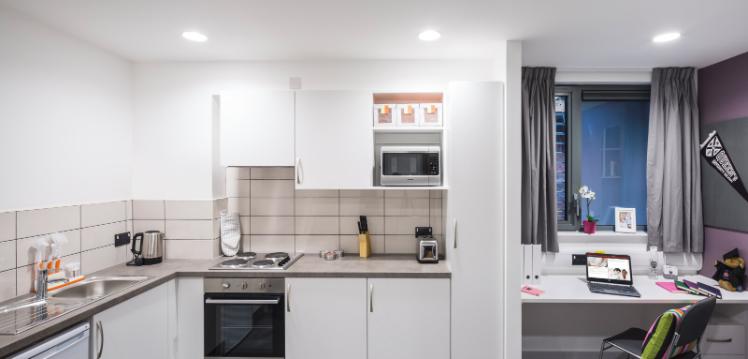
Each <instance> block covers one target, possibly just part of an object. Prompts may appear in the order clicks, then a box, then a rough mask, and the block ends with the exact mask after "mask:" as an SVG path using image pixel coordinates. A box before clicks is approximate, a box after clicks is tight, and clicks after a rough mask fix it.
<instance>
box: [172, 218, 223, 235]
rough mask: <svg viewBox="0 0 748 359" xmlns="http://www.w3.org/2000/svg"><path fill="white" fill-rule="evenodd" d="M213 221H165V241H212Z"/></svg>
mask: <svg viewBox="0 0 748 359" xmlns="http://www.w3.org/2000/svg"><path fill="white" fill-rule="evenodd" d="M214 238H215V235H214V232H213V220H212V219H206V220H171V219H167V220H166V239H214Z"/></svg>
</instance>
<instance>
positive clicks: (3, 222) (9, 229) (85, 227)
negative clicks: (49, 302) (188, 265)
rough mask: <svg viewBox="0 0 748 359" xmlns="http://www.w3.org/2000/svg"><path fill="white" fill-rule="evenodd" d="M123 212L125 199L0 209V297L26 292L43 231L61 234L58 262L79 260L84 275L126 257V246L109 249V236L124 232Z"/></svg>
mask: <svg viewBox="0 0 748 359" xmlns="http://www.w3.org/2000/svg"><path fill="white" fill-rule="evenodd" d="M127 213H128V201H116V202H107V203H97V204H85V205H77V206H66V207H55V208H45V209H37V210H28V211H17V212H5V213H0V301H2V300H5V299H9V298H12V297H14V296H16V295H22V294H25V293H29V292H30V291H31V289H32V286H33V281H32V279H33V263H34V260H35V257H36V251H35V249H34V244H35V243H36V240H37V238H39V236H42V235H46V234H50V233H54V232H62V233H63V234H64V235H65V237H66V238H67V240H68V243H67V244H65V245H64V246H63V247H62V255H63V257H62V262H63V264H66V263H71V262H79V263H80V264H81V271H82V272H83V273H84V274H86V273H92V272H96V271H98V270H101V269H103V268H106V267H109V266H111V265H114V264H118V263H123V262H125V261H127V260H128V259H129V251H128V249H127V247H125V246H123V247H119V248H115V247H114V235H115V234H116V233H121V232H126V231H127V230H128V227H129V226H128V221H127V219H128V217H127Z"/></svg>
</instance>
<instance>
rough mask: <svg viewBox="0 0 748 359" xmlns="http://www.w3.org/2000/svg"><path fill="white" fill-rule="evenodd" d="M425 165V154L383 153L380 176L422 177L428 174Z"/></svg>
mask: <svg viewBox="0 0 748 359" xmlns="http://www.w3.org/2000/svg"><path fill="white" fill-rule="evenodd" d="M426 164H427V154H426V153H421V152H385V153H384V154H383V155H382V174H383V175H385V176H424V175H426V174H427V172H428V170H427V165H426Z"/></svg>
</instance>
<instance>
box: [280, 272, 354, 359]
mask: <svg viewBox="0 0 748 359" xmlns="http://www.w3.org/2000/svg"><path fill="white" fill-rule="evenodd" d="M286 358H287V359H304V358H325V359H365V358H366V278H286Z"/></svg>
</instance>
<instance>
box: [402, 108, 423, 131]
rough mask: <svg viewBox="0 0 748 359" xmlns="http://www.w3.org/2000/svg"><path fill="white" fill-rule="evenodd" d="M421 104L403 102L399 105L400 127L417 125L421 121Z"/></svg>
mask: <svg viewBox="0 0 748 359" xmlns="http://www.w3.org/2000/svg"><path fill="white" fill-rule="evenodd" d="M419 107H420V105H418V104H402V105H397V117H398V120H399V121H398V122H397V126H398V127H415V126H418V123H419V121H420V116H419V115H420V110H419Z"/></svg>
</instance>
